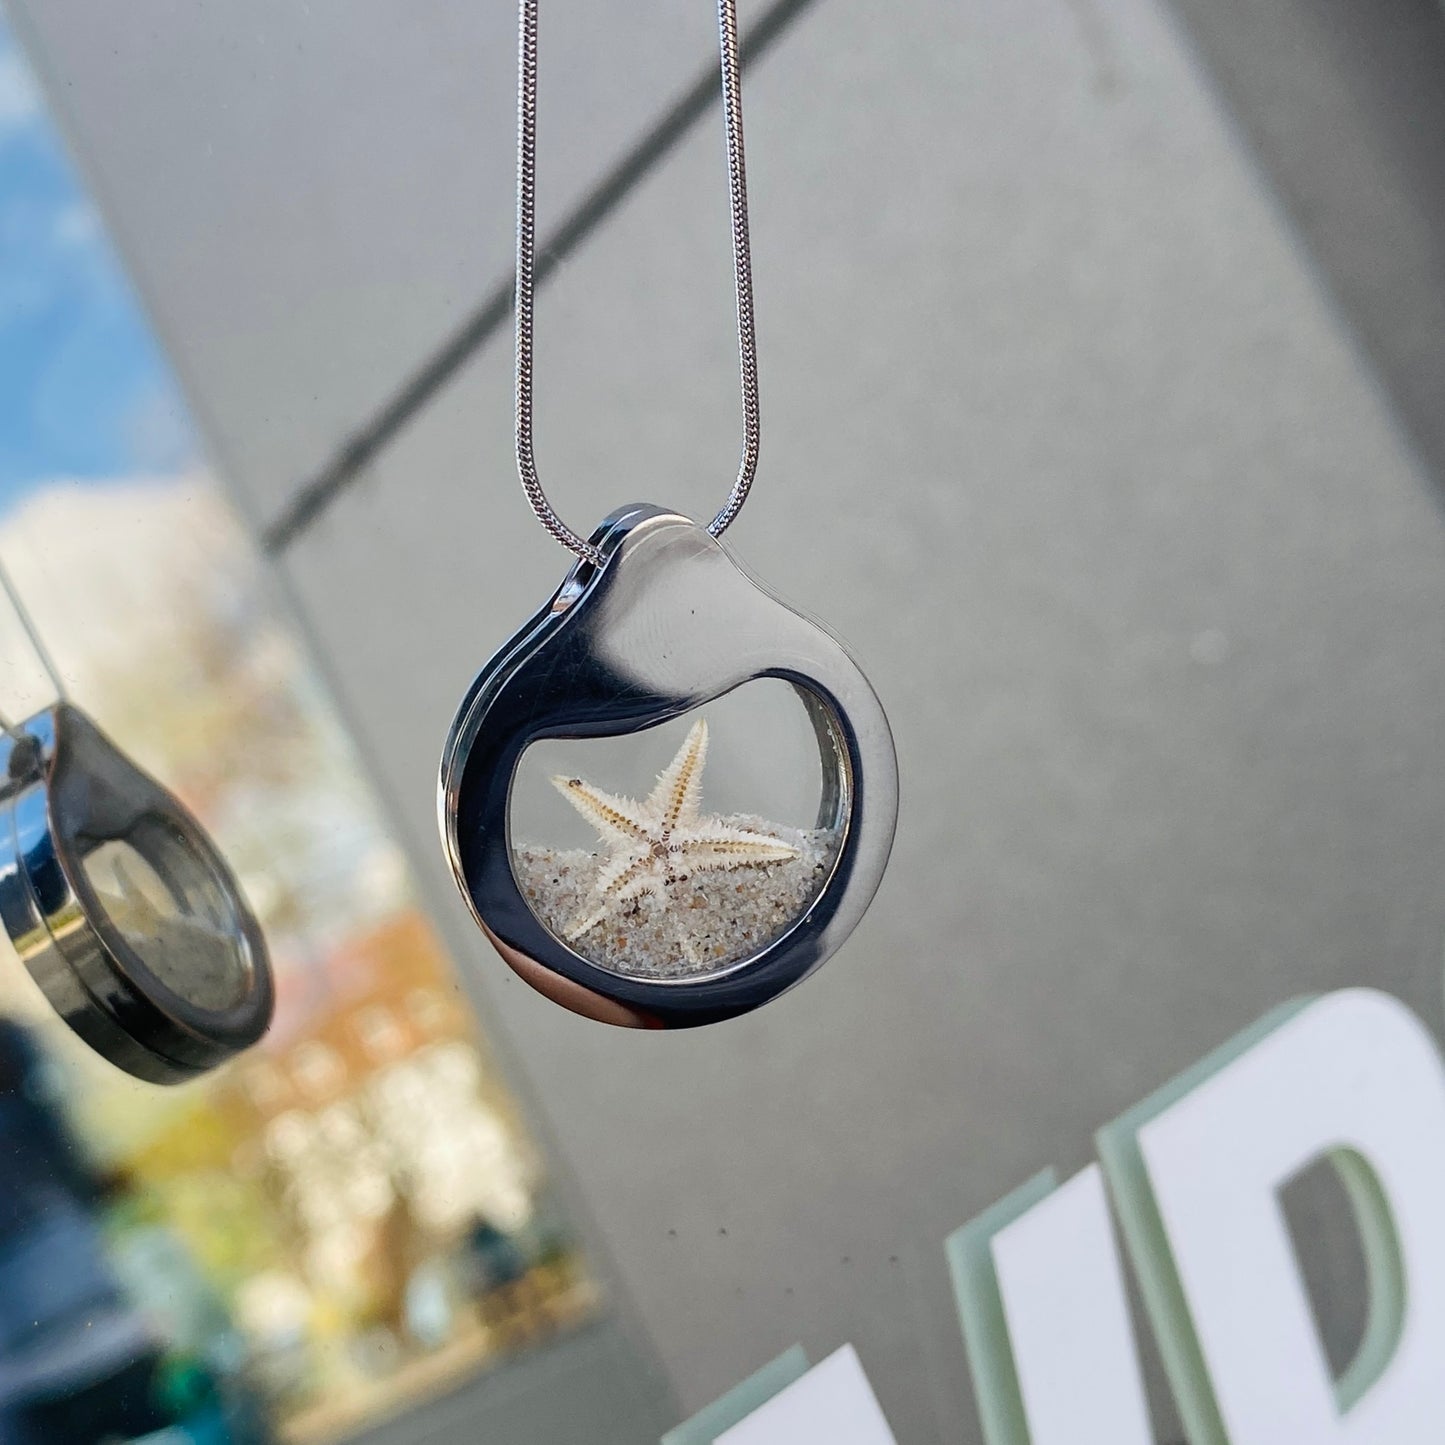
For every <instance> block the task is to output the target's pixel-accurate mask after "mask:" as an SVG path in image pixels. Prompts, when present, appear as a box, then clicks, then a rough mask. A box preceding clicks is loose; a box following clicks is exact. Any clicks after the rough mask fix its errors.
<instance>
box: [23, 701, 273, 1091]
mask: <svg viewBox="0 0 1445 1445" xmlns="http://www.w3.org/2000/svg"><path fill="white" fill-rule="evenodd" d="M0 922H3V924H4V928H5V931H6V933H7V934H8V935H9V937H10V941H11V942H12V943H13V944H14V945H15V949H16V951H17V952H18V953H19V955H20V957H21V958H22V959H23V960H24V962H25V965H26V967H27V968H28V969H29V971H30V974H31V976H32V977H33V978H34V979H35V981H36V983H38V984H39V985H40V988H41V991H42V992H43V993H44V994H45V996H46V997H47V998H48V999H49V1000H50V1003H51V1004H52V1006H53V1007H54V1008H55V1010H56V1011H57V1012H58V1013H59V1014H60V1016H61V1017H62V1018H63V1019H64V1020H65V1021H66V1023H68V1024H69V1025H70V1027H71V1028H72V1029H74V1030H75V1032H76V1033H77V1034H79V1035H80V1037H81V1038H83V1039H84V1040H85V1041H86V1042H87V1043H88V1044H89V1045H90V1046H91V1047H92V1048H93V1049H95V1050H96V1052H97V1053H99V1054H101V1055H102V1056H103V1057H105V1058H106V1059H109V1060H110V1062H111V1063H113V1064H115V1065H116V1066H117V1067H118V1068H121V1069H124V1070H125V1071H126V1072H127V1073H130V1074H134V1075H135V1076H136V1077H137V1078H141V1079H147V1080H149V1081H150V1082H152V1083H160V1084H174V1083H181V1082H184V1081H185V1080H187V1079H193V1078H195V1077H196V1076H197V1075H198V1074H202V1073H204V1072H206V1071H207V1070H208V1069H212V1068H215V1067H216V1066H217V1065H218V1064H221V1063H224V1062H225V1061H226V1060H227V1059H229V1058H230V1057H232V1055H234V1054H237V1053H239V1052H240V1051H241V1050H242V1049H245V1048H247V1047H249V1046H250V1045H251V1044H253V1043H255V1042H256V1040H257V1039H259V1038H260V1037H261V1035H262V1034H263V1033H265V1031H266V1028H267V1026H268V1025H269V1024H270V1022H271V1009H272V1000H273V988H272V982H271V968H270V963H269V961H268V959H267V955H266V945H265V941H264V940H263V938H262V936H261V930H260V928H259V926H258V925H257V923H256V920H255V918H254V917H253V916H252V914H251V910H250V909H249V907H248V906H247V904H246V901H245V899H244V898H243V896H242V894H241V891H240V889H239V887H238V886H237V884H236V880H235V879H234V878H233V877H232V876H231V871H230V869H229V868H228V867H227V866H226V863H225V860H224V859H223V858H222V857H221V855H220V854H219V853H218V852H217V851H216V848H215V846H214V845H213V844H212V842H211V840H210V839H209V838H208V837H207V836H206V834H205V832H204V830H203V829H202V828H201V825H200V824H199V823H198V822H197V821H196V820H195V819H194V818H193V817H192V816H191V815H190V813H188V812H187V811H186V810H185V808H183V807H182V806H181V804H180V803H179V802H178V801H177V799H176V798H174V797H172V795H171V794H170V793H168V792H167V791H166V790H165V789H164V788H162V787H161V786H160V784H159V783H157V782H155V780H154V779H152V778H150V777H148V776H147V775H146V774H145V773H143V772H141V770H140V769H139V768H137V767H136V766H135V764H134V763H132V762H131V761H130V760H129V759H128V758H127V757H126V756H125V755H124V754H123V753H122V752H121V751H120V750H119V749H118V748H117V747H116V746H115V744H114V743H112V742H111V741H110V739H109V738H107V737H106V736H105V734H104V733H102V732H101V730H100V729H99V728H98V727H96V725H95V724H94V723H93V722H92V721H91V720H90V719H89V718H88V717H87V716H86V715H85V714H84V713H83V712H81V711H80V709H79V708H77V707H75V706H73V705H72V704H71V703H68V702H58V703H56V704H54V705H53V706H51V707H48V708H46V709H45V710H44V711H42V712H39V713H37V714H36V715H35V716H34V717H32V718H30V719H28V720H27V721H26V722H24V723H22V724H20V725H19V726H18V727H16V728H14V729H7V730H6V731H5V732H4V733H3V734H0Z"/></svg>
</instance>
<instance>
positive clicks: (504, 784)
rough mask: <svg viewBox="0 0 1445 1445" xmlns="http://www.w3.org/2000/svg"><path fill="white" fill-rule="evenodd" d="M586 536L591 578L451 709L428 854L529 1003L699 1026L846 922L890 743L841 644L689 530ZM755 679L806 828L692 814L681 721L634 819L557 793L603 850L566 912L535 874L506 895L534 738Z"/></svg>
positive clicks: (867, 896)
mask: <svg viewBox="0 0 1445 1445" xmlns="http://www.w3.org/2000/svg"><path fill="white" fill-rule="evenodd" d="M591 540H592V544H593V545H594V546H596V547H597V548H598V550H599V551H600V552H601V554H602V556H603V558H604V560H603V562H602V564H601V566H594V565H593V564H591V563H589V562H585V561H584V562H579V563H578V564H577V565H576V566H575V567H574V568H573V569H572V571H571V572H570V573H569V574H568V576H567V579H566V581H565V582H564V583H563V584H562V586H561V588H560V589H559V590H558V592H557V594H556V596H555V597H554V598H553V599H552V600H551V601H550V602H549V603H548V605H547V606H546V607H545V608H543V609H542V610H541V611H540V612H538V613H537V614H536V616H535V617H533V618H532V620H531V621H530V622H529V623H528V624H527V625H526V626H525V627H524V628H523V629H522V630H521V631H520V632H518V633H517V634H516V636H515V637H513V638H512V639H511V641H510V642H508V643H507V644H506V646H504V647H503V648H502V649H501V651H499V652H498V653H497V655H496V656H495V657H494V658H493V659H492V660H491V662H490V663H488V665H487V666H486V667H485V668H484V669H483V671H482V673H481V675H480V676H479V677H478V678H477V680H476V681H475V682H474V683H473V685H472V687H471V690H470V691H469V692H468V694H467V696H466V698H465V699H464V700H463V702H462V705H461V708H460V709H459V710H458V713H457V716H456V719H455V721H454V722H453V724H452V729H451V733H450V735H449V736H448V738H447V743H446V748H445V750H444V752H443V755H442V765H441V778H440V787H439V793H438V808H439V815H440V818H439V821H440V824H441V831H442V839H443V843H444V846H445V848H446V851H447V856H448V859H449V861H450V863H451V865H452V871H453V873H454V875H455V876H456V879H457V883H458V886H459V887H460V888H461V890H462V893H463V895H464V896H465V897H466V898H467V900H468V902H469V904H470V906H471V909H472V913H473V915H474V916H475V918H476V920H477V922H478V923H479V924H480V925H481V927H482V928H483V930H484V931H485V932H486V933H487V935H488V936H489V937H490V938H491V939H492V941H493V942H494V943H495V944H496V945H497V948H498V950H499V951H500V952H501V954H502V956H503V957H504V958H505V959H506V960H507V962H508V963H509V964H511V966H512V967H513V968H515V969H516V970H517V972H518V973H519V974H520V975H521V976H522V977H523V978H525V979H526V980H527V981H528V982H529V983H531V984H532V985H533V986H534V987H536V988H537V989H539V990H540V991H541V992H542V993H544V994H546V995H547V996H548V997H550V998H553V999H555V1000H556V1001H557V1002H559V1003H563V1004H565V1005H566V1006H567V1007H569V1008H572V1009H574V1010H576V1011H577V1012H579V1013H583V1014H587V1015H589V1016H591V1017H595V1018H602V1019H606V1020H607V1021H609V1022H613V1023H623V1024H631V1025H636V1026H644V1027H678V1026H686V1025H690V1024H703V1023H710V1022H713V1021H715V1020H718V1019H722V1018H728V1017H731V1016H733V1015H736V1014H740V1013H745V1012H747V1011H748V1010H749V1009H753V1008H756V1007H758V1006H759V1005H760V1004H763V1003H766V1002H768V1001H769V1000H770V999H772V998H775V997H776V996H777V995H778V994H780V993H782V992H783V991H784V990H785V989H787V988H790V987H791V986H792V985H793V984H795V983H797V982H799V981H800V980H801V979H803V978H805V977H806V976H807V975H808V974H809V973H811V972H812V971H813V970H814V969H815V968H817V967H818V966H819V965H820V964H821V963H823V962H824V960H825V959H827V958H828V957H829V956H830V955H831V954H832V953H833V952H834V951H835V950H836V949H837V948H838V946H839V945H840V944H841V943H842V942H843V941H844V939H846V938H847V936H848V935H849V933H851V932H852V930H853V928H854V927H855V925H856V924H857V923H858V920H859V919H860V918H861V917H862V916H863V912H864V910H865V909H866V908H867V906H868V903H869V902H870V900H871V899H872V897H873V893H874V891H875V890H876V888H877V886H878V882H879V880H880V878H881V877H882V874H883V869H884V866H885V864H886V863H887V860H888V852H889V849H890V847H891V845H892V841H893V825H894V820H895V817H896V814H897V806H898V773H897V764H896V761H895V759H894V754H893V740H892V737H891V735H890V733H889V730H888V722H887V719H886V718H885V716H884V714H883V709H882V707H881V705H880V704H879V702H878V699H877V697H876V696H875V694H874V692H873V690H872V688H871V687H869V685H868V682H867V680H866V679H865V678H864V676H863V674H862V672H861V671H860V670H859V668H858V665H857V664H856V663H855V662H854V661H853V659H852V658H851V657H850V656H849V654H848V653H847V651H846V650H845V649H844V648H843V646H842V645H841V644H840V643H839V642H838V641H837V640H836V639H835V638H833V637H832V636H831V635H829V634H828V633H827V632H825V631H824V630H823V629H822V628H821V627H819V626H818V625H817V624H816V623H814V622H811V621H809V620H808V619H807V618H804V617H802V616H801V615H800V614H798V613H796V612H794V611H792V609H790V608H788V607H786V606H785V605H784V604H783V603H781V602H779V601H778V600H777V599H776V598H775V597H773V596H771V595H770V594H769V593H767V592H765V591H763V589H762V588H761V587H759V586H758V585H757V583H755V582H753V581H752V580H751V579H750V578H749V577H748V576H747V575H746V574H745V573H744V572H743V571H742V570H741V568H739V567H738V565H737V564H736V563H735V562H734V561H733V560H732V558H731V557H730V556H729V555H728V553H727V552H726V551H725V550H724V549H723V547H722V546H721V544H719V543H718V542H717V541H716V540H715V539H714V538H712V537H711V536H709V535H708V533H707V532H705V531H704V530H703V529H702V528H700V527H698V526H696V525H694V524H693V523H692V522H690V521H688V520H687V519H686V518H684V517H680V516H677V515H675V514H673V513H669V512H663V511H660V510H659V509H657V508H655V507H648V506H640V505H639V506H633V507H628V508H625V509H623V510H621V511H619V512H615V513H613V515H612V516H611V517H609V518H608V519H607V521H605V522H604V523H603V524H602V526H601V528H599V530H598V531H597V532H596V533H595V534H594V536H593V537H592V539H591ZM768 677H773V678H781V679H782V680H783V681H785V682H787V683H790V684H791V685H792V687H793V688H794V690H795V691H796V693H797V696H798V697H799V699H800V700H801V701H802V703H803V706H804V707H805V709H806V710H807V714H808V717H809V720H810V721H811V724H812V732H813V735H814V737H815V739H816V742H817V747H818V752H819V761H820V763H821V768H822V794H821V801H820V804H819V809H818V816H817V820H816V826H815V827H814V828H812V829H805V830H799V829H786V828H783V827H780V826H777V825H774V824H770V823H768V822H767V821H766V820H764V819H761V818H752V817H746V818H744V817H717V816H710V815H706V814H704V813H703V812H702V809H701V798H700V791H699V789H700V779H701V771H702V760H703V755H704V752H705V747H706V728H705V725H703V724H701V723H698V724H696V725H695V726H694V729H693V731H692V733H691V734H690V735H689V738H688V741H687V743H685V744H684V747H683V750H682V751H681V752H680V753H679V754H678V756H677V757H676V758H675V759H674V760H673V762H672V764H670V765H669V767H668V768H667V769H666V770H665V771H664V772H663V774H662V775H661V777H659V779H658V781H657V784H656V786H655V787H654V789H653V792H652V793H651V795H649V797H648V798H647V799H646V800H645V801H644V802H642V803H634V802H632V801H631V800H630V799H627V798H620V797H616V796H614V795H612V794H609V793H606V792H603V791H602V790H601V789H599V788H597V787H595V786H592V785H591V784H590V783H589V782H584V781H583V780H582V779H580V778H578V779H573V778H562V779H559V780H557V781H558V785H559V787H561V788H562V790H563V791H564V792H565V793H566V794H567V795H568V796H569V800H571V801H573V802H574V805H576V806H577V807H578V809H579V811H581V812H583V813H584V815H585V816H587V817H588V819H589V820H590V821H591V822H592V823H593V824H594V826H595V827H596V830H597V832H598V833H599V835H600V836H601V837H602V839H603V842H604V844H605V845H606V853H605V855H604V856H603V857H602V858H600V859H596V858H590V859H589V861H588V864H587V867H586V869H585V872H586V876H585V877H578V878H576V879H574V880H573V881H574V883H575V885H576V886H575V889H574V890H573V891H574V892H575V893H576V895H577V896H576V899H575V900H570V896H564V895H565V889H564V885H563V876H562V870H561V868H560V867H552V866H550V865H551V864H552V863H554V862H555V861H556V860H555V859H554V858H547V859H545V860H544V862H545V863H546V864H547V865H548V866H546V867H544V868H543V869H542V870H541V871H539V872H537V873H536V876H535V877H525V878H524V880H523V882H522V883H519V881H518V873H519V871H520V872H523V873H524V874H525V873H526V872H527V869H528V868H529V867H531V865H532V863H534V862H535V853H531V854H529V853H528V851H527V850H526V849H523V850H520V851H519V853H518V855H517V856H516V857H515V858H514V855H513V845H512V840H511V829H512V824H511V819H510V816H509V814H510V805H511V797H512V788H513V783H514V780H515V776H516V771H517V765H518V763H519V762H520V760H521V757H522V754H523V753H524V751H525V750H526V749H527V748H528V747H529V746H530V745H531V744H532V743H534V742H537V741H539V740H541V739H545V738H604V737H616V736H620V735H624V734H631V733H638V732H641V731H643V730H644V729H647V728H650V727H653V726H655V725H656V724H659V723H663V722H666V721H668V720H669V719H672V718H676V717H680V716H681V715H683V714H684V713H687V712H690V711H692V710H693V709H695V708H698V707H700V706H702V705H704V704H706V703H708V702H710V701H712V700H713V699H717V698H721V697H723V696H724V695H725V694H727V693H730V692H731V691H732V690H733V689H735V688H738V687H740V686H741V685H742V684H744V683H747V682H749V681H751V680H753V679H758V678H768ZM664 756H665V753H664ZM578 856H579V857H582V858H586V857H588V855H578ZM568 866H577V867H579V868H580V867H581V865H580V864H569V865H568ZM534 871H535V870H534ZM544 875H545V876H544ZM719 879H722V880H726V881H727V884H728V886H727V887H725V888H719V886H718V880H719ZM558 890H562V891H561V892H559V891H558ZM529 895H530V896H531V897H532V898H533V899H534V900H535V901H534V902H532V903H529V901H528V898H529ZM569 901H572V902H575V907H574V908H573V911H571V912H570V913H569V912H568V911H567V907H566V906H564V905H565V904H567V903H568V902H569ZM780 910H781V916H778V915H779V911H780ZM619 921H620V922H621V924H622V926H620V927H619V926H618V924H619ZM669 937H670V938H672V939H675V949H674V951H673V952H672V953H669V952H667V951H666V950H667V948H668V946H669V945H668V944H667V943H666V942H665V940H666V939H667V938H669ZM644 939H646V940H650V941H648V942H647V943H646V944H645V946H644V943H643V940H644ZM658 940H664V941H662V942H659V941H658Z"/></svg>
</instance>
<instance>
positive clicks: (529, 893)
mask: <svg viewBox="0 0 1445 1445" xmlns="http://www.w3.org/2000/svg"><path fill="white" fill-rule="evenodd" d="M716 821H717V822H718V823H721V824H725V825H728V826H732V827H736V828H745V829H748V830H750V831H755V832H759V833H766V834H768V836H769V837H773V838H777V839H779V840H781V841H782V842H784V843H788V844H790V845H791V846H792V847H794V848H796V849H797V850H798V856H797V857H796V858H788V859H785V860H782V861H779V862H775V863H754V864H749V865H747V866H745V867H739V868H732V869H728V870H726V871H714V872H706V873H702V874H699V875H698V876H696V877H694V878H690V879H686V880H684V881H682V882H677V883H670V884H668V885H667V888H666V899H665V901H664V900H663V899H659V898H656V897H654V896H652V895H645V896H643V897H642V898H639V899H635V900H633V901H630V902H627V903H624V904H622V905H620V907H619V908H618V909H617V910H616V911H615V912H610V913H609V914H608V915H607V916H606V917H604V918H603V919H602V920H601V921H600V922H599V923H597V924H596V925H595V926H594V927H592V928H589V929H588V930H587V931H586V932H585V933H584V934H582V935H581V936H580V937H578V938H574V939H572V940H571V943H570V946H571V947H572V948H574V949H576V950H577V952H578V953H580V954H582V956H583V957H584V958H587V959H590V960H591V961H592V962H593V963H596V964H599V965H600V966H601V967H603V968H608V969H611V970H612V971H613V972H615V973H623V974H631V975H634V976H636V977H642V978H689V977H694V976H704V975H706V974H708V973H712V972H714V971H716V970H717V969H720V968H725V967H727V966H728V965H729V964H732V963H736V962H737V961H738V960H739V959H741V958H746V957H747V956H748V955H749V954H751V953H756V952H757V951H758V950H759V949H761V948H762V947H763V946H764V945H765V944H767V943H768V942H769V941H770V940H772V939H774V938H776V937H777V936H778V935H779V934H780V933H782V932H783V931H784V930H785V929H787V928H788V927H789V926H790V925H791V924H793V923H794V922H796V921H797V919H798V918H800V917H801V916H802V915H803V913H805V912H806V911H807V909H808V906H809V905H810V904H811V903H812V902H813V900H814V899H815V898H816V897H817V896H818V894H819V892H820V891H821V890H822V887H823V884H824V882H825V881H826V879H827V875H828V869H829V868H830V867H831V865H832V862H833V857H834V854H835V853H836V850H837V834H836V833H835V832H833V831H832V830H829V829H821V828H809V829H803V828H786V827H783V826H781V825H779V824H777V823H770V822H768V821H767V820H766V819H763V818H757V817H751V816H747V815H733V816H730V817H726V818H720V819H717V820H716ZM605 861H606V855H605V854H597V853H589V852H587V851H586V850H585V849H582V848H572V849H558V848H548V847H545V846H542V845H540V844H531V843H524V844H521V845H519V846H518V847H517V848H516V849H515V850H514V851H513V855H512V870H513V873H514V874H515V875H516V879H517V885H518V887H520V888H521V890H522V893H523V896H524V897H525V898H526V899H527V901H528V903H530V904H531V906H532V911H533V912H534V913H535V914H536V915H537V917H538V918H539V919H540V920H541V921H542V922H543V923H544V924H545V925H546V926H547V928H548V929H550V930H551V932H553V933H555V934H556V935H557V936H558V937H559V938H562V937H565V935H566V933H567V930H568V929H569V928H570V927H571V926H572V925H573V924H574V923H575V922H576V921H577V920H578V919H582V918H586V917H587V916H588V915H589V914H590V913H592V912H593V911H594V910H595V908H596V906H597V896H596V891H595V885H596V879H597V872H598V869H599V868H600V867H601V866H602V864H603V863H604V862H605Z"/></svg>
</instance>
